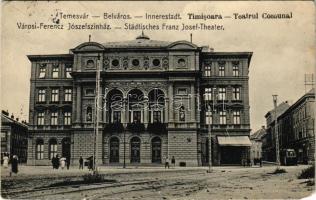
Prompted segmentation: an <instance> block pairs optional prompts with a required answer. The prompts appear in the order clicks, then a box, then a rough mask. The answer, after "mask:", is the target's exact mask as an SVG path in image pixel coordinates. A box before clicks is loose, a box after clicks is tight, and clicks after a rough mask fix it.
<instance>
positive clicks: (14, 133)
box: [1, 111, 28, 163]
mask: <svg viewBox="0 0 316 200" xmlns="http://www.w3.org/2000/svg"><path fill="white" fill-rule="evenodd" d="M27 140H28V126H27V124H26V122H25V121H22V122H19V119H18V118H16V119H14V116H13V115H11V117H9V113H8V112H7V111H2V112H1V160H2V158H3V154H4V153H8V154H9V155H10V156H13V155H17V156H18V159H19V162H21V163H25V162H26V160H27Z"/></svg>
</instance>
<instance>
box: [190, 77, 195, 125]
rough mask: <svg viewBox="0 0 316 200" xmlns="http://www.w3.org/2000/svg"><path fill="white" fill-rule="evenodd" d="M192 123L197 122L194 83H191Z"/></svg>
mask: <svg viewBox="0 0 316 200" xmlns="http://www.w3.org/2000/svg"><path fill="white" fill-rule="evenodd" d="M190 107H191V121H192V122H196V119H195V88H194V83H191V105H190Z"/></svg>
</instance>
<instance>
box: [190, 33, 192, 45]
mask: <svg viewBox="0 0 316 200" xmlns="http://www.w3.org/2000/svg"><path fill="white" fill-rule="evenodd" d="M190 42H191V43H192V33H190Z"/></svg>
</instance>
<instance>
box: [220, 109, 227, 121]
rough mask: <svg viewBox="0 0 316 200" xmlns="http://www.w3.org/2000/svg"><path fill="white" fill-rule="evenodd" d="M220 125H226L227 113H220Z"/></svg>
mask: <svg viewBox="0 0 316 200" xmlns="http://www.w3.org/2000/svg"><path fill="white" fill-rule="evenodd" d="M219 123H220V124H226V111H220V112H219Z"/></svg>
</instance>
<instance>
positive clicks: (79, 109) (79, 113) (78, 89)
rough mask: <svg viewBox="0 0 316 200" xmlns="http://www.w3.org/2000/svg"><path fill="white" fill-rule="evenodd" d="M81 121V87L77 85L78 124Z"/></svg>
mask: <svg viewBox="0 0 316 200" xmlns="http://www.w3.org/2000/svg"><path fill="white" fill-rule="evenodd" d="M80 119H81V86H80V85H79V84H78V85H77V105H76V123H80Z"/></svg>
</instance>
